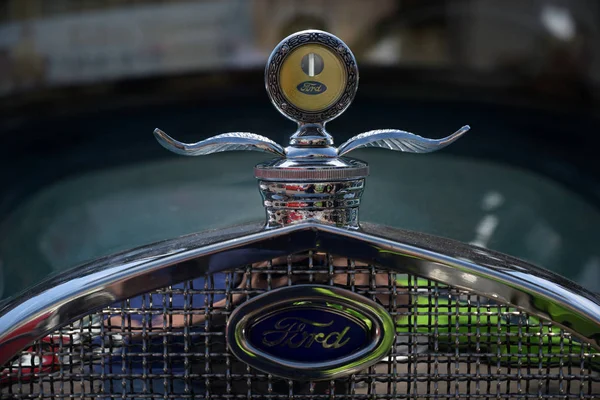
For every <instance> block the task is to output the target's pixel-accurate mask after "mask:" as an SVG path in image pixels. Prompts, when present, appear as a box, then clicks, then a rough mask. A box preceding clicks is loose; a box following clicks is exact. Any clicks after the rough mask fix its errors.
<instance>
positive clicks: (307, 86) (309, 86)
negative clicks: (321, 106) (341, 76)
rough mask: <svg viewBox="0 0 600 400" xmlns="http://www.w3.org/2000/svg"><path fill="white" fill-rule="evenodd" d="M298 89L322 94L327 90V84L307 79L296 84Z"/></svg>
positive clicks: (307, 92)
mask: <svg viewBox="0 0 600 400" xmlns="http://www.w3.org/2000/svg"><path fill="white" fill-rule="evenodd" d="M296 89H298V91H300V92H302V93H304V94H311V95H312V94H321V93H323V92H324V91H326V90H327V86H325V84H324V83H321V82H315V81H305V82H302V83H300V84H299V85H298V86H296Z"/></svg>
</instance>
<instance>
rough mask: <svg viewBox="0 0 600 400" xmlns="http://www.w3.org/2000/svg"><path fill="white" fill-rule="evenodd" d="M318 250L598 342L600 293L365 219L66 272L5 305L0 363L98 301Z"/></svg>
mask: <svg viewBox="0 0 600 400" xmlns="http://www.w3.org/2000/svg"><path fill="white" fill-rule="evenodd" d="M311 249H318V250H319V251H327V252H329V253H332V254H336V255H340V256H344V257H349V258H354V259H357V260H363V261H365V262H369V263H373V264H377V265H380V266H381V267H383V268H389V269H392V270H396V271H401V272H408V273H411V274H415V275H418V276H422V277H425V278H429V279H432V280H436V281H439V282H442V283H446V284H449V285H453V286H456V287H458V288H463V289H465V290H468V291H471V292H473V293H475V294H480V295H482V296H486V297H489V298H492V299H496V300H497V301H499V302H503V303H506V304H509V305H513V306H515V307H518V308H520V309H522V310H524V311H526V312H528V313H530V314H532V315H535V316H538V317H543V318H546V319H548V320H550V321H552V322H553V323H555V324H556V325H558V326H560V327H562V328H565V329H567V330H569V331H573V333H574V334H576V335H577V336H578V337H580V338H581V339H583V340H585V341H586V342H589V343H590V344H591V345H592V346H594V347H595V348H596V349H600V296H598V295H596V294H593V293H591V292H588V291H587V290H585V289H583V288H581V287H580V286H578V285H576V284H575V283H573V282H571V281H568V280H566V279H564V278H562V277H560V276H558V275H556V274H554V273H552V272H549V271H546V270H543V269H541V268H538V267H535V266H533V265H531V264H528V263H525V262H523V261H520V260H518V259H516V258H513V257H510V256H506V255H503V254H500V253H496V252H493V251H490V250H487V249H483V248H478V247H473V246H469V245H466V244H463V243H459V242H455V241H452V240H449V239H442V238H438V237H434V236H430V235H426V234H421V233H415V232H409V231H404V230H398V229H392V228H385V227H380V226H376V225H370V224H364V225H363V226H362V230H360V231H356V230H348V229H343V228H338V227H334V226H328V225H323V224H318V223H312V222H306V223H301V224H297V225H289V226H285V227H282V228H278V229H273V230H268V231H261V230H260V225H256V224H252V225H246V226H242V227H235V228H231V229H228V230H223V231H215V232H207V233H203V234H198V235H191V236H187V237H184V238H179V239H175V240H170V241H166V242H161V243H157V244H155V245H151V246H147V247H143V248H140V249H136V250H133V251H130V252H127V253H124V254H120V255H116V256H112V257H107V258H104V259H102V260H99V261H96V262H94V263H91V264H88V265H85V266H82V267H80V268H77V269H73V270H70V271H67V272H65V273H63V274H61V275H58V276H56V277H54V278H52V279H50V280H47V281H46V282H44V283H43V284H41V285H38V286H37V287H34V288H32V289H31V290H29V291H28V292H27V293H24V294H23V295H21V296H20V297H17V298H15V299H13V300H12V301H11V302H10V303H8V304H7V305H5V306H4V308H3V309H2V310H0V365H1V364H4V363H5V362H6V361H8V360H9V359H10V358H11V357H12V356H14V355H15V354H16V353H17V352H19V351H20V350H21V349H23V348H24V347H26V346H27V345H29V344H30V343H31V342H32V341H34V340H36V339H39V338H41V337H43V336H45V335H47V334H50V333H52V332H53V331H54V330H56V329H57V328H59V327H60V326H62V325H64V324H67V323H69V322H71V321H74V320H75V319H77V318H80V317H82V316H84V315H87V314H89V313H91V312H93V311H95V310H98V309H100V308H102V307H105V306H108V305H111V304H113V303H114V302H116V301H120V300H123V299H126V298H129V297H133V296H137V295H140V294H142V293H144V292H147V291H150V290H155V289H159V288H162V287H165V286H169V285H172V284H175V283H177V282H181V281H184V280H187V279H192V278H194V277H197V276H200V275H202V274H205V273H207V272H209V273H212V272H218V271H221V270H225V269H231V268H235V267H239V266H240V265H245V264H248V263H254V262H259V261H264V260H269V259H273V258H276V257H281V256H287V255H289V254H292V253H297V252H301V251H306V250H311Z"/></svg>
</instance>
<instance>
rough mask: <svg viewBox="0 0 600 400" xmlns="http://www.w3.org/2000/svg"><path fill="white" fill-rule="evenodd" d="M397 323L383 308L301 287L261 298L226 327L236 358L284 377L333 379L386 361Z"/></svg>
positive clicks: (345, 294)
mask: <svg viewBox="0 0 600 400" xmlns="http://www.w3.org/2000/svg"><path fill="white" fill-rule="evenodd" d="M394 332H395V329H394V324H393V322H392V319H391V317H390V316H389V314H388V313H387V312H386V311H385V309H384V308H383V307H381V306H380V305H378V304H377V303H375V302H373V301H371V300H369V299H367V298H365V297H363V296H360V295H358V294H356V293H354V292H351V291H348V290H344V289H340V288H337V287H329V286H320V285H298V286H292V287H286V288H281V289H277V290H273V291H271V292H268V293H265V294H263V295H260V296H258V297H256V298H254V299H252V300H250V301H248V302H246V303H244V304H243V305H242V306H240V307H239V308H237V309H236V310H235V311H234V312H233V313H232V314H231V317H230V318H229V322H228V324H227V339H228V343H229V347H230V349H231V351H232V353H233V354H234V355H235V356H236V357H238V358H239V359H241V360H242V361H243V362H245V363H247V364H250V365H251V366H253V367H254V368H257V369H259V370H262V371H264V372H266V373H270V374H273V375H277V376H282V377H285V378H294V379H310V380H321V379H333V378H337V377H340V376H346V375H350V374H353V373H356V372H357V371H360V370H362V369H364V368H366V367H368V366H369V365H372V364H374V363H376V362H377V361H379V360H380V359H382V358H383V357H385V355H386V354H387V353H388V352H389V350H390V348H391V346H392V343H393V340H394Z"/></svg>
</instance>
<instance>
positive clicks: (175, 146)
mask: <svg viewBox="0 0 600 400" xmlns="http://www.w3.org/2000/svg"><path fill="white" fill-rule="evenodd" d="M154 136H155V137H156V140H158V143H160V145H161V146H162V147H164V148H165V149H167V150H170V151H172V152H173V153H176V154H181V155H184V156H204V155H207V154H213V153H219V152H222V151H246V150H254V151H262V152H265V153H272V154H276V155H278V156H282V157H285V150H284V149H283V147H281V146H280V145H278V144H277V143H275V142H274V141H272V140H271V139H269V138H267V137H264V136H261V135H257V134H255V133H249V132H230V133H223V134H221V135H217V136H213V137H211V138H208V139H206V140H202V141H200V142H196V143H182V142H180V141H178V140H175V139H173V138H172V137H171V136H169V135H167V134H166V133H165V132H163V131H161V130H160V129H158V128H156V129H155V130H154Z"/></svg>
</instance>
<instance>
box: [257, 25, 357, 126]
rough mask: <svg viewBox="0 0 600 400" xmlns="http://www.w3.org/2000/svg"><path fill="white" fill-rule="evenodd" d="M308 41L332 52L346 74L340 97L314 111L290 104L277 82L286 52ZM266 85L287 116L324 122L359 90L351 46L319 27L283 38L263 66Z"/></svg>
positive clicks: (272, 98)
mask: <svg viewBox="0 0 600 400" xmlns="http://www.w3.org/2000/svg"><path fill="white" fill-rule="evenodd" d="M311 43H316V44H321V45H324V46H327V47H329V48H330V49H332V50H333V51H335V52H336V53H337V55H338V56H339V57H340V59H341V60H342V62H343V64H344V66H345V67H346V74H347V79H346V88H345V90H344V92H343V94H342V96H341V97H340V98H339V99H338V100H337V101H336V102H335V103H333V104H332V105H330V106H329V107H328V108H326V109H324V110H321V111H316V112H307V111H304V110H300V109H299V108H297V107H295V106H294V105H292V104H289V102H288V101H287V100H286V98H285V96H284V94H283V92H282V90H281V85H280V84H279V71H280V69H281V66H282V65H283V61H284V60H285V58H286V57H287V55H288V54H290V53H291V52H292V51H293V50H295V49H296V48H298V47H300V46H303V45H306V44H311ZM265 87H266V89H267V93H268V94H269V98H270V99H271V102H272V103H273V105H274V106H275V108H277V110H279V112H280V113H282V114H283V115H285V116H286V117H287V118H289V119H291V120H292V121H296V122H298V123H321V124H324V123H325V122H327V121H331V120H332V119H334V118H336V117H338V116H339V115H340V114H342V113H343V112H344V111H345V110H346V109H347V108H348V107H349V106H350V103H352V100H353V99H354V96H355V95H356V90H357V89H358V66H357V65H356V59H355V58H354V54H352V51H350V48H349V47H348V46H347V45H346V44H345V43H344V42H342V40H341V39H339V38H338V37H336V36H334V35H332V34H331V33H328V32H323V31H319V30H306V31H301V32H297V33H294V34H292V35H290V36H288V37H286V38H285V39H283V40H282V41H281V42H280V43H279V44H278V45H277V47H275V49H274V50H273V52H272V53H271V56H270V57H269V60H268V62H267V66H266V68H265Z"/></svg>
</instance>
